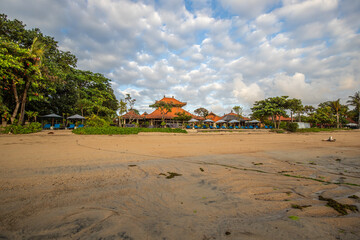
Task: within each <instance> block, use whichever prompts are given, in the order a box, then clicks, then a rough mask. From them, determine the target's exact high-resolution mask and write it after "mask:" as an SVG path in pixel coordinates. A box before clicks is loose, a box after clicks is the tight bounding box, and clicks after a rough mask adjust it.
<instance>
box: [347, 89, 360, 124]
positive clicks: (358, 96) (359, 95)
mask: <svg viewBox="0 0 360 240" xmlns="http://www.w3.org/2000/svg"><path fill="white" fill-rule="evenodd" d="M349 98H350V100H348V101H347V102H346V103H347V104H348V105H350V106H353V107H355V109H354V110H355V112H356V113H357V120H358V124H359V126H360V91H358V92H356V93H355V94H354V96H349Z"/></svg>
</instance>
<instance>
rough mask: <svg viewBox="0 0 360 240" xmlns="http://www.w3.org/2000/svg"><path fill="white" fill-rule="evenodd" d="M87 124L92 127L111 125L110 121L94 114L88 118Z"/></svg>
mask: <svg viewBox="0 0 360 240" xmlns="http://www.w3.org/2000/svg"><path fill="white" fill-rule="evenodd" d="M86 125H87V126H90V127H107V126H110V122H108V121H106V120H105V119H103V118H101V117H99V116H97V115H95V114H93V115H92V116H91V117H88V118H87V121H86Z"/></svg>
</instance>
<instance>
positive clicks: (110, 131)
mask: <svg viewBox="0 0 360 240" xmlns="http://www.w3.org/2000/svg"><path fill="white" fill-rule="evenodd" d="M139 132H167V133H187V132H186V131H185V130H183V129H179V128H176V129H171V128H121V127H110V126H108V127H85V128H77V129H74V130H73V133H75V134H84V135H118V134H120V135H123V134H138V133H139Z"/></svg>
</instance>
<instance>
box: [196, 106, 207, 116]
mask: <svg viewBox="0 0 360 240" xmlns="http://www.w3.org/2000/svg"><path fill="white" fill-rule="evenodd" d="M194 112H195V113H196V114H197V115H199V116H201V117H203V118H206V117H207V115H209V111H208V110H207V109H205V108H203V107H201V108H198V109H195V110H194Z"/></svg>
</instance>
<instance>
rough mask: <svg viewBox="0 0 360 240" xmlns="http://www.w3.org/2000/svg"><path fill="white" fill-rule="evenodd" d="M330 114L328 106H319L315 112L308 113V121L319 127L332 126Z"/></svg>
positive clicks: (330, 110)
mask: <svg viewBox="0 0 360 240" xmlns="http://www.w3.org/2000/svg"><path fill="white" fill-rule="evenodd" d="M332 114H333V113H332V109H331V107H330V106H326V105H325V106H319V107H318V108H317V109H316V111H314V112H313V113H310V117H309V121H310V122H311V123H314V124H316V125H319V124H320V125H321V127H322V126H323V124H327V125H332V124H334V122H335V120H334V118H333V116H332Z"/></svg>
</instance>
